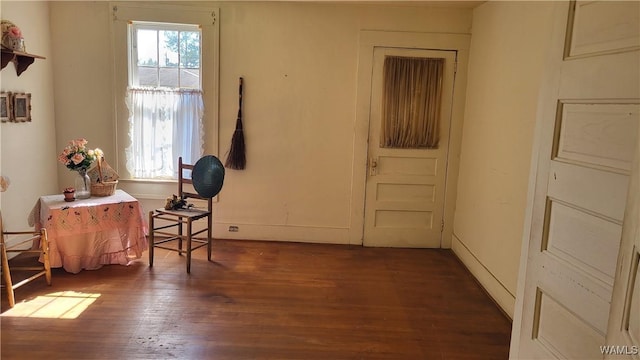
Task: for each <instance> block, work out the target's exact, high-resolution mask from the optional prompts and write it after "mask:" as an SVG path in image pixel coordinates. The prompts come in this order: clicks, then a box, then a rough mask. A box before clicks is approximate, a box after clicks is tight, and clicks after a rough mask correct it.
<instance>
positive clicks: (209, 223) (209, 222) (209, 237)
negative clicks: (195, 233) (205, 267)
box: [207, 213, 213, 261]
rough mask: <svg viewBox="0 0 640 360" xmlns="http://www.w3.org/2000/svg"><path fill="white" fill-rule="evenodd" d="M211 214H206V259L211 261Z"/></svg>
mask: <svg viewBox="0 0 640 360" xmlns="http://www.w3.org/2000/svg"><path fill="white" fill-rule="evenodd" d="M212 217H213V216H212V215H211V213H209V215H207V226H208V229H207V260H209V261H211V247H212V246H213V244H212V243H213V234H212V231H211V227H212V226H211V225H212V222H213V221H212V220H213V219H212Z"/></svg>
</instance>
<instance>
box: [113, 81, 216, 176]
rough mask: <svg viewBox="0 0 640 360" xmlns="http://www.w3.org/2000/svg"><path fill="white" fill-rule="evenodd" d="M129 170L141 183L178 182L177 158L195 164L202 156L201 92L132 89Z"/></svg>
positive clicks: (128, 104) (128, 149) (128, 96)
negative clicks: (151, 180)
mask: <svg viewBox="0 0 640 360" xmlns="http://www.w3.org/2000/svg"><path fill="white" fill-rule="evenodd" d="M126 101H127V106H128V108H129V139H130V145H129V147H128V148H127V149H126V157H127V170H128V171H129V173H130V174H131V176H132V177H133V178H138V179H175V178H177V164H178V157H180V156H182V159H183V162H184V163H187V164H193V163H195V162H196V161H197V160H198V159H199V158H200V157H201V156H202V153H203V148H204V131H203V124H202V117H203V114H204V104H203V101H202V91H200V90H173V89H150V88H129V89H128V93H127V100H126Z"/></svg>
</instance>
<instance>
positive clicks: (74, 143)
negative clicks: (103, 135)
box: [71, 139, 88, 148]
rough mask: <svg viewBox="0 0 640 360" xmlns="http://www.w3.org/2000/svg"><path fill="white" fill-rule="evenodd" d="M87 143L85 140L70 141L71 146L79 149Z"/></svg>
mask: <svg viewBox="0 0 640 360" xmlns="http://www.w3.org/2000/svg"><path fill="white" fill-rule="evenodd" d="M87 143H88V141H87V140H86V139H75V140H71V145H73V146H77V147H79V148H83V147H84V146H85V145H87Z"/></svg>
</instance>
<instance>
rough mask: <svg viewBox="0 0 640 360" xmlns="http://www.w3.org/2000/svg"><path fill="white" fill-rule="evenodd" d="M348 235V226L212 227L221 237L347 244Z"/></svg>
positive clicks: (250, 225) (217, 224) (218, 224)
mask: <svg viewBox="0 0 640 360" xmlns="http://www.w3.org/2000/svg"><path fill="white" fill-rule="evenodd" d="M349 235H350V233H349V228H338V227H319V226H318V227H315V226H297V225H262V224H231V223H215V225H214V227H213V236H214V237H216V238H221V239H240V240H277V241H292V242H308V243H321V244H349Z"/></svg>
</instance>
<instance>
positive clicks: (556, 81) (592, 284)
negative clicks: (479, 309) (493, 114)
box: [511, 1, 640, 359]
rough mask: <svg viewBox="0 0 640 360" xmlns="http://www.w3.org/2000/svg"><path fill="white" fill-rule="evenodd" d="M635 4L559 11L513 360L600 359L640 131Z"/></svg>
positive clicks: (639, 31) (570, 6) (569, 5)
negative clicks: (553, 359)
mask: <svg viewBox="0 0 640 360" xmlns="http://www.w3.org/2000/svg"><path fill="white" fill-rule="evenodd" d="M639 4H640V3H638V2H610V1H584V2H583V1H577V2H562V3H558V5H557V7H556V10H557V11H556V21H555V25H554V40H553V42H554V47H553V49H552V51H551V56H552V59H551V60H550V64H549V71H550V74H549V77H548V79H547V84H546V85H545V88H543V92H541V96H542V99H541V105H540V108H539V114H538V126H539V127H538V131H539V132H538V139H537V140H536V144H537V145H536V149H535V153H536V154H537V156H538V157H539V158H538V161H537V168H536V170H535V171H536V172H537V174H536V181H535V189H534V191H533V198H532V199H533V202H532V208H531V209H530V210H531V224H530V231H529V234H528V235H529V237H528V239H525V244H524V245H523V246H524V250H523V257H522V259H521V261H522V266H521V269H523V270H521V273H520V281H524V285H523V286H521V287H519V289H518V294H517V297H518V299H517V304H518V306H519V308H517V309H516V316H515V318H514V324H513V328H514V330H513V334H512V348H511V358H514V359H552V358H558V359H602V358H603V357H604V355H603V352H604V350H603V348H602V346H605V345H606V341H605V338H606V335H607V327H608V322H609V311H610V308H611V301H612V289H613V287H614V278H616V263H617V259H618V252H619V245H620V239H621V234H622V233H623V231H626V229H627V228H628V227H629V226H630V224H631V223H630V222H629V219H628V218H625V216H624V213H625V207H626V205H627V203H628V202H629V201H633V200H632V199H630V195H629V194H628V189H629V186H628V185H629V175H630V173H631V169H632V166H631V164H632V162H633V161H634V156H636V155H635V154H636V146H637V142H638V127H639V126H640V125H639V124H640V83H639V81H638V79H640V72H639V68H640V57H639V51H638V49H639V48H640V22H639V14H640V7H639ZM636 223H637V219H636ZM630 253H631V252H630ZM634 254H635V255H634V256H635V259H636V260H635V261H636V265H637V258H638V257H637V250H636V253H634ZM627 270H628V269H627ZM635 271H637V267H636V270H635ZM635 301H636V304H637V300H635ZM637 313H638V312H637V310H636V312H635V314H637ZM635 326H636V329H637V322H636V325H635ZM636 339H637V338H636Z"/></svg>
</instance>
